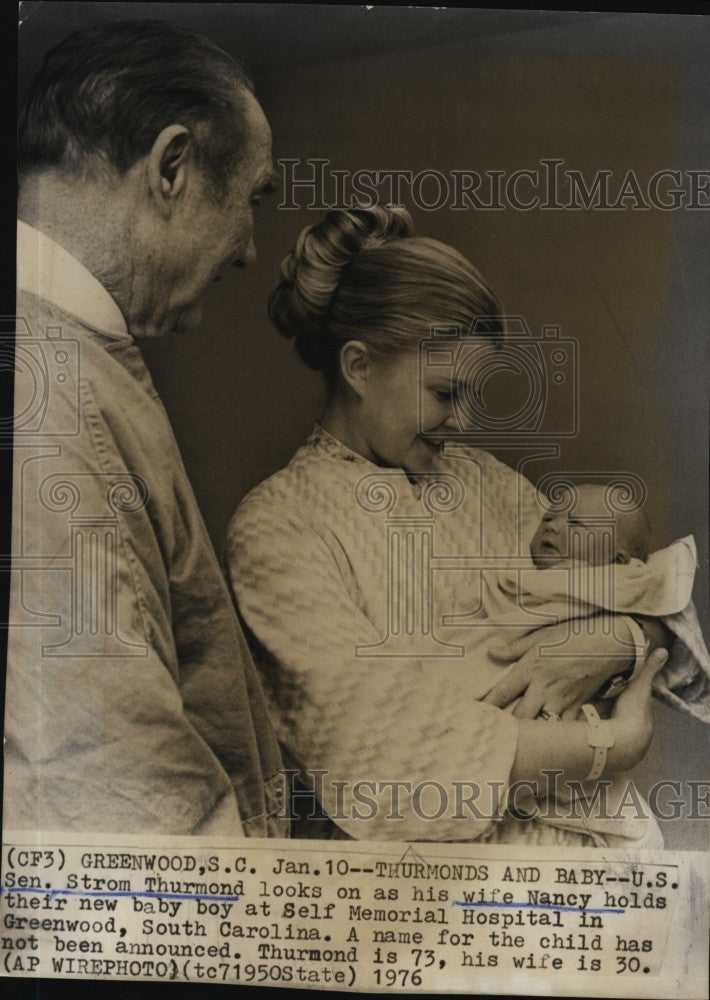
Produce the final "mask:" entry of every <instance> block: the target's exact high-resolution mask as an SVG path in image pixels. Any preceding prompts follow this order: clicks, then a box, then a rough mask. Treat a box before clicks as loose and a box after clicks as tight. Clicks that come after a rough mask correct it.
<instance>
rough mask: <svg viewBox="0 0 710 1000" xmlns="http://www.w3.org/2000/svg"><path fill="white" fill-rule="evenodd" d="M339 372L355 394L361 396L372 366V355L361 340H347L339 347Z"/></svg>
mask: <svg viewBox="0 0 710 1000" xmlns="http://www.w3.org/2000/svg"><path fill="white" fill-rule="evenodd" d="M338 360H339V363H340V374H341V376H342V377H343V379H344V380H345V382H347V384H348V385H349V386H350V388H351V389H352V390H353V392H354V393H355V394H356V395H357V396H362V394H363V392H364V391H365V389H366V387H367V380H368V378H369V376H370V371H371V368H372V355H371V353H370V350H369V348H368V346H367V344H364V343H363V342H362V341H361V340H349V341H348V342H347V343H346V344H343V346H342V347H341V348H340V354H339V356H338Z"/></svg>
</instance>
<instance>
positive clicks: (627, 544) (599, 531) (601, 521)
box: [530, 484, 651, 569]
mask: <svg viewBox="0 0 710 1000" xmlns="http://www.w3.org/2000/svg"><path fill="white" fill-rule="evenodd" d="M605 494H606V488H605V487H604V486H596V485H592V484H585V485H581V486H578V487H576V498H575V502H574V504H573V506H572V508H571V509H570V510H569V512H567V511H565V512H561V513H553V512H548V513H547V514H545V515H544V517H543V518H542V521H541V522H540V524H539V525H538V528H537V531H536V532H535V534H534V535H533V538H532V541H531V542H530V555H531V556H532V560H533V563H534V564H535V566H536V567H537V568H538V569H549V568H550V567H551V566H558V565H560V564H561V563H566V562H569V561H575V562H578V561H582V562H585V563H587V564H588V565H589V566H601V565H605V564H609V563H616V564H617V565H622V566H627V565H628V564H629V563H630V562H631V560H632V559H636V560H640V561H641V562H643V563H645V562H646V560H647V559H648V553H649V548H650V543H651V525H650V523H649V520H648V517H647V516H646V512H645V511H644V510H643V508H642V507H638V508H637V509H636V510H633V511H615V512H614V513H613V515H612V513H611V512H610V510H609V508H608V506H607V502H606V499H605ZM568 547H569V548H570V549H571V551H570V552H568Z"/></svg>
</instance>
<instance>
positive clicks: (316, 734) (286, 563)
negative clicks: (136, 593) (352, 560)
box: [226, 490, 517, 841]
mask: <svg viewBox="0 0 710 1000" xmlns="http://www.w3.org/2000/svg"><path fill="white" fill-rule="evenodd" d="M294 506H295V505H294ZM226 566H227V573H228V577H229V580H230V582H231V585H232V588H233V591H234V594H235V596H236V600H237V603H238V606H239V609H240V612H241V614H242V616H243V618H244V620H245V622H246V625H247V627H248V629H249V631H250V632H251V633H252V635H253V637H255V639H256V642H257V644H258V647H259V649H258V650H257V656H256V659H257V662H259V663H260V664H261V666H262V679H263V682H264V685H265V688H266V690H267V694H268V696H269V697H270V702H271V707H272V711H273V713H274V721H275V724H276V729H277V734H278V735H279V737H280V739H281V741H282V744H283V745H284V747H285V748H286V750H287V751H288V753H289V756H290V757H291V758H292V759H293V760H294V761H295V763H296V764H297V766H298V767H299V768H300V769H301V770H302V771H324V772H325V775H324V776H323V777H322V784H321V796H320V798H321V804H322V806H323V808H324V810H325V811H326V812H327V813H328V815H329V816H330V817H331V818H332V819H333V820H334V821H335V822H336V823H337V825H338V826H339V827H340V828H341V830H342V831H344V832H345V833H347V834H348V835H350V836H352V837H355V838H357V839H364V838H367V839H374V838H379V839H397V840H442V841H457V840H458V841H470V840H476V839H478V838H480V837H483V836H485V835H486V832H487V831H489V830H491V829H492V827H493V825H494V823H495V820H496V819H497V818H498V817H499V813H500V811H501V804H502V803H505V799H506V789H507V783H508V780H509V774H510V769H511V767H512V764H513V760H514V757H515V752H516V744H517V723H516V720H515V719H514V718H513V717H512V716H510V715H509V714H508V713H504V712H502V711H501V710H499V709H497V708H495V707H493V706H490V705H484V704H482V703H481V702H477V701H475V700H474V699H473V698H472V697H469V696H467V692H466V690H465V689H464V688H463V686H462V687H461V690H455V689H453V688H452V686H451V685H450V684H449V683H448V679H447V673H446V666H445V664H444V665H442V663H441V661H433V660H432V659H431V658H427V657H424V658H417V657H414V656H412V657H406V658H404V657H400V656H397V657H392V656H374V655H371V653H370V651H369V650H368V649H367V648H366V647H368V646H371V645H372V644H376V643H378V642H379V641H380V640H381V639H382V636H381V635H379V634H378V631H377V629H376V628H375V627H374V625H373V623H372V622H371V621H370V620H369V619H368V617H367V615H366V614H365V612H364V610H363V609H362V607H361V602H360V601H359V600H358V596H359V595H358V590H357V585H356V582H355V580H354V579H353V574H352V571H351V570H350V567H349V562H348V559H347V555H346V553H345V552H344V551H343V550H342V549H340V548H339V543H338V541H337V539H335V538H334V537H333V536H332V535H330V534H329V533H328V529H327V526H324V527H323V530H322V531H318V530H316V529H315V528H314V527H313V526H311V525H309V524H308V523H307V522H306V521H305V519H302V518H301V517H299V516H298V515H297V514H294V513H293V512H290V511H288V510H287V509H286V505H284V504H282V503H280V502H279V501H278V500H276V501H274V500H272V499H270V498H268V497H264V495H263V493H260V492H259V491H258V490H257V491H256V492H255V494H252V495H251V496H250V498H249V499H248V500H247V501H246V502H245V503H244V504H242V506H241V507H240V509H239V510H238V511H237V513H236V515H235V516H234V518H233V520H232V523H231V525H230V530H229V534H228V539H227V552H226ZM458 683H459V685H462V684H463V683H465V682H462V681H461V679H459V681H458ZM397 782H399V783H401V784H400V785H398V786H397V785H396V783H397ZM308 784H309V786H310V784H311V782H310V781H308ZM395 788H396V792H395ZM466 800H468V804H467V803H466ZM426 817H429V818H426Z"/></svg>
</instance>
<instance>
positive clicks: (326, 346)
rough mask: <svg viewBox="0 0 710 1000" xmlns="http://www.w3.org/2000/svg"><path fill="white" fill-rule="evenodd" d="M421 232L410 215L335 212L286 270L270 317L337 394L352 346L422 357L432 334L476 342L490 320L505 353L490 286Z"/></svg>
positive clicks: (297, 249)
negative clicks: (341, 361)
mask: <svg viewBox="0 0 710 1000" xmlns="http://www.w3.org/2000/svg"><path fill="white" fill-rule="evenodd" d="M413 230H414V224H413V222H412V218H411V216H410V214H409V212H407V211H406V210H405V209H403V208H383V207H381V206H374V207H373V208H367V209H350V210H340V209H338V210H332V211H330V212H328V214H327V215H326V216H325V218H324V219H323V221H322V222H319V223H316V224H315V225H312V226H307V227H306V228H305V229H303V230H302V231H301V233H300V235H299V237H298V239H297V240H296V245H295V246H294V248H293V249H292V250H291V251H290V252H289V253H288V254H287V255H286V257H284V259H283V261H282V262H281V268H280V279H281V280H280V281H279V284H278V285H277V287H276V288H275V289H274V291H273V292H272V293H271V295H270V297H269V316H270V317H271V320H272V322H273V323H274V325H275V326H276V329H277V330H278V331H279V332H280V333H282V334H283V336H284V337H293V338H294V339H295V343H296V349H297V351H298V353H299V355H300V356H301V358H302V359H303V361H304V362H305V364H307V365H308V367H309V368H312V369H313V370H314V371H320V372H323V374H324V375H325V378H326V379H327V380H328V382H329V383H330V384H331V385H332V384H334V383H335V381H336V378H337V373H338V357H339V353H340V348H341V347H342V346H343V344H345V343H347V342H348V341H349V340H361V341H363V342H364V343H366V344H367V346H368V347H369V348H370V350H371V351H372V352H373V354H374V355H375V356H377V357H379V358H385V357H387V356H388V355H390V356H391V355H394V354H398V353H401V352H404V351H409V350H416V348H417V346H418V344H419V342H420V341H421V340H422V339H423V338H425V337H428V336H429V335H430V328H431V326H432V325H440V326H457V327H460V328H461V329H462V330H463V332H464V333H466V332H467V331H468V330H469V328H470V326H471V323H472V322H473V320H474V319H475V318H476V317H486V322H485V323H484V324H483V327H482V329H483V330H485V332H487V333H488V334H489V335H490V336H491V338H492V340H493V341H494V342H496V343H502V337H503V322H502V320H501V319H500V315H501V308H500V305H499V303H498V301H497V299H496V297H495V295H494V294H493V292H492V291H491V289H490V288H489V287H488V285H487V283H486V281H485V279H484V278H483V277H482V276H481V275H480V274H479V272H478V271H477V270H476V268H475V267H473V265H472V264H470V263H469V262H468V261H467V260H466V258H465V257H463V256H462V255H461V254H460V253H458V251H456V250H454V249H453V248H452V247H450V246H447V245H446V244H445V243H439V242H438V240H432V239H425V238H422V237H415V236H413V235H412V233H413ZM478 332H479V333H480V332H481V325H480V324H479V327H478Z"/></svg>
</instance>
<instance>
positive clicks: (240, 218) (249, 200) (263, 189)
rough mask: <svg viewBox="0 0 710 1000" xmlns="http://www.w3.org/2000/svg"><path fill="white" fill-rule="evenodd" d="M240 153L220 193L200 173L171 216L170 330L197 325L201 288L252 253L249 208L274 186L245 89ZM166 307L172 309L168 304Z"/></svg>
mask: <svg viewBox="0 0 710 1000" xmlns="http://www.w3.org/2000/svg"><path fill="white" fill-rule="evenodd" d="M243 100H244V102H245V105H246V113H245V115H244V123H245V128H246V141H245V148H244V153H243V155H242V157H241V158H240V160H239V161H238V162H237V164H236V165H235V168H234V173H233V175H232V177H231V179H230V180H229V183H228V185H227V191H226V193H225V194H224V196H223V197H222V198H217V197H216V194H215V192H214V190H213V186H212V184H211V183H210V181H209V179H208V178H207V177H205V176H204V175H203V176H202V177H201V179H200V183H199V184H197V183H196V184H194V185H193V189H192V191H191V194H190V198H189V200H186V205H185V208H184V210H183V212H182V213H181V214H180V217H179V219H176V222H175V227H174V234H173V241H174V245H173V248H172V258H173V260H174V263H175V271H174V276H173V277H174V280H173V288H172V293H171V306H172V307H174V308H175V309H176V311H177V313H178V315H177V319H176V321H174V322H173V324H172V327H173V329H175V330H181V331H189V330H194V329H196V328H197V327H198V326H199V324H200V320H201V318H202V309H203V304H204V297H205V294H206V292H207V291H208V290H209V288H210V287H211V286H212V284H213V283H214V282H215V281H216V280H218V279H220V278H221V277H223V276H224V277H226V276H227V275H226V273H224V275H223V274H222V272H224V271H225V269H227V268H232V267H236V268H242V267H245V266H246V265H247V264H249V263H251V262H252V261H254V260H255V258H256V248H255V246H254V212H255V210H256V209H257V208H258V206H259V203H260V199H261V197H262V196H263V195H264V194H265V193H268V192H270V191H272V190H273V189H274V182H275V173H274V168H273V162H272V157H271V129H270V128H269V123H268V122H267V120H266V118H265V116H264V112H263V111H262V110H261V107H260V106H259V103H258V102H257V100H256V98H255V97H253V95H252V94H251V93H249V92H245V93H244V97H243ZM171 312H173V309H172V308H171Z"/></svg>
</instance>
